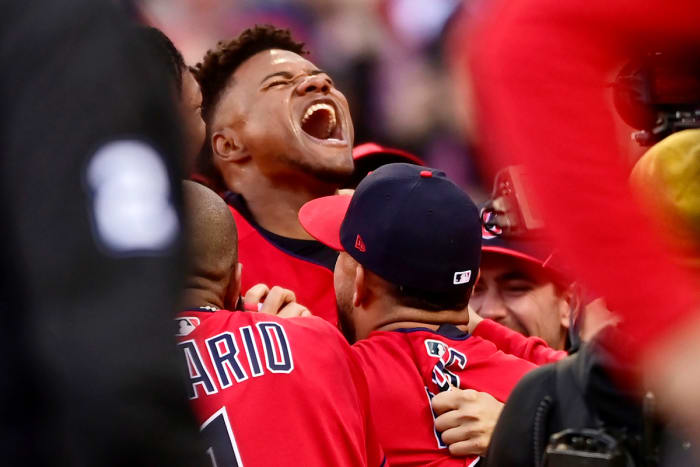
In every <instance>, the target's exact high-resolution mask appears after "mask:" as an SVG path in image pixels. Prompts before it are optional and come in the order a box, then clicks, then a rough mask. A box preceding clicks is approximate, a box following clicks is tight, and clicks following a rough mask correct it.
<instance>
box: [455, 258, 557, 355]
mask: <svg viewBox="0 0 700 467" xmlns="http://www.w3.org/2000/svg"><path fill="white" fill-rule="evenodd" d="M469 305H470V306H471V307H472V308H473V309H474V311H476V312H477V313H478V314H479V316H481V317H483V318H489V319H492V320H494V321H497V322H499V323H501V324H503V325H504V326H507V327H509V328H510V329H513V330H514V331H518V332H520V333H522V334H524V335H526V336H538V337H541V338H542V339H544V340H545V341H546V342H547V343H548V344H549V345H550V346H551V347H553V348H555V349H563V348H564V346H565V345H566V333H567V329H568V326H569V318H568V317H569V310H570V308H569V303H568V301H567V299H566V296H565V294H564V293H563V292H561V293H560V292H559V291H558V290H557V287H556V286H555V285H554V283H553V282H552V281H551V280H550V279H549V278H548V277H547V276H546V274H544V272H543V271H542V269H541V268H539V267H537V266H534V265H533V266H530V265H526V264H524V262H523V261H521V260H518V259H515V258H512V257H509V256H506V255H500V254H488V253H487V254H484V255H483V258H482V264H481V275H480V277H479V281H478V282H477V283H476V286H475V287H474V292H473V293H472V298H471V300H470V301H469Z"/></svg>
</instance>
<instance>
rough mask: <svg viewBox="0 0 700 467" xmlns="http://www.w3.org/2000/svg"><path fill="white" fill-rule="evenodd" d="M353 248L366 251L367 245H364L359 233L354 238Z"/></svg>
mask: <svg viewBox="0 0 700 467" xmlns="http://www.w3.org/2000/svg"><path fill="white" fill-rule="evenodd" d="M355 248H357V249H358V250H360V251H361V252H363V253H364V252H365V251H367V247H366V246H365V242H364V241H362V237H360V234H357V237H356V238H355Z"/></svg>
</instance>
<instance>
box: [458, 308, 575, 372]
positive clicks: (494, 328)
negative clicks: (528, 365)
mask: <svg viewBox="0 0 700 467" xmlns="http://www.w3.org/2000/svg"><path fill="white" fill-rule="evenodd" d="M469 332H470V333H471V334H473V335H475V336H479V337H481V338H482V339H486V340H488V341H491V342H493V343H494V345H495V346H496V347H497V348H498V350H501V351H502V352H504V353H507V354H511V355H515V356H516V357H518V358H522V359H525V360H527V361H530V362H532V363H534V364H536V365H543V364H545V363H552V362H557V361H559V360H561V359H562V358H566V356H567V353H566V352H564V351H563V350H554V349H553V348H551V347H550V346H548V345H547V343H546V342H545V341H544V340H542V339H540V338H539V337H535V336H530V337H526V336H523V335H522V334H520V333H519V332H516V331H513V330H512V329H509V328H507V327H505V326H503V325H501V324H498V323H497V322H495V321H493V320H490V319H483V318H482V317H481V316H479V315H478V314H477V313H476V312H475V311H474V310H473V309H472V308H471V307H470V308H469Z"/></svg>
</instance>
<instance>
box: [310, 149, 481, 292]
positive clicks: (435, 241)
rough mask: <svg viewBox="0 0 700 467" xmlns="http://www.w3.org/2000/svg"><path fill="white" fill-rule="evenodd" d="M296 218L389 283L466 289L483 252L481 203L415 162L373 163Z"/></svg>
mask: <svg viewBox="0 0 700 467" xmlns="http://www.w3.org/2000/svg"><path fill="white" fill-rule="evenodd" d="M299 220H300V222H301V225H302V226H303V227H304V229H306V231H307V232H309V234H311V236H313V237H314V238H316V239H317V240H318V241H320V242H321V243H323V244H325V245H327V246H329V247H331V248H333V249H335V250H339V251H346V252H347V253H348V254H349V255H350V256H352V257H353V258H354V259H355V260H356V261H357V262H358V263H360V264H361V265H362V266H364V267H366V268H367V269H368V270H370V271H372V272H373V273H375V274H377V275H378V276H379V277H381V278H383V279H385V280H387V281H389V282H391V283H392V284H394V285H399V286H405V287H410V288H413V289H416V290H423V291H426V292H445V293H458V292H460V291H462V290H464V291H465V292H466V291H467V290H468V289H469V288H470V287H472V286H473V285H474V283H475V282H476V279H477V276H478V271H479V262H480V260H481V223H480V220H479V209H478V208H477V206H476V205H475V204H474V202H473V201H472V200H471V198H469V196H468V195H467V194H466V193H465V192H464V191H463V190H462V189H461V188H459V187H458V186H457V185H455V184H454V182H452V181H451V180H449V179H448V178H447V177H446V176H445V174H444V173H443V172H441V171H438V170H436V169H431V168H425V167H420V166H417V165H413V164H405V163H395V164H388V165H384V166H382V167H379V168H378V169H377V170H375V171H373V172H372V173H370V174H369V175H367V177H365V178H364V180H362V182H361V183H360V184H359V185H358V186H357V190H355V193H354V194H353V195H352V196H350V195H337V196H326V197H323V198H318V199H315V200H312V201H309V202H308V203H306V204H304V206H302V208H301V210H300V211H299Z"/></svg>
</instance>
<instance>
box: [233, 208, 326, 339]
mask: <svg viewBox="0 0 700 467" xmlns="http://www.w3.org/2000/svg"><path fill="white" fill-rule="evenodd" d="M229 208H230V209H231V213H232V214H233V218H234V219H235V221H236V226H237V228H238V260H239V261H240V263H241V264H242V265H243V270H244V271H245V273H244V274H243V277H242V284H241V286H242V289H243V290H244V291H245V290H248V289H249V288H250V287H252V286H254V285H255V284H259V283H261V282H262V283H264V284H267V285H269V286H270V287H272V286H273V285H279V286H280V287H284V288H286V289H290V290H293V291H294V293H295V294H296V297H297V301H298V302H299V303H301V304H302V305H304V306H305V307H307V308H308V309H309V310H311V312H312V313H313V314H314V315H315V316H319V317H321V318H323V319H325V320H326V321H328V322H330V323H331V324H333V325H334V326H337V325H338V309H337V306H336V303H335V291H334V289H333V271H331V270H330V269H328V268H325V267H323V266H320V265H318V264H314V263H312V262H311V261H307V260H305V259H303V258H301V257H296V256H292V255H291V254H289V253H287V252H286V251H283V250H282V249H280V248H278V247H277V246H276V245H274V244H272V243H271V242H270V241H269V240H267V239H266V238H265V237H264V236H263V235H262V234H260V232H258V231H257V230H256V229H255V227H253V226H252V225H251V224H250V223H249V222H248V221H247V220H246V219H245V218H244V217H243V216H242V215H241V214H240V213H239V212H238V211H236V209H235V208H234V207H233V206H230V205H229Z"/></svg>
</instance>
